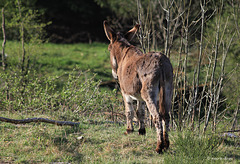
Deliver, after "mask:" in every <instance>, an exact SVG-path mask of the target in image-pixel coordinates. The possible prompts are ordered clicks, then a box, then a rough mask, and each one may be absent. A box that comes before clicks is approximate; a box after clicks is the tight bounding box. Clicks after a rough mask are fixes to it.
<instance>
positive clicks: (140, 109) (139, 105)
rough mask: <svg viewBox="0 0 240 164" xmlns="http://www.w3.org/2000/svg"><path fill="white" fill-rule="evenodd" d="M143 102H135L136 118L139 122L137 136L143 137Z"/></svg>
mask: <svg viewBox="0 0 240 164" xmlns="http://www.w3.org/2000/svg"><path fill="white" fill-rule="evenodd" d="M144 106H145V104H144V102H143V101H139V100H138V101H137V111H136V113H137V117H138V121H139V130H138V134H139V135H145V134H146V130H145V124H144V119H145V109H144Z"/></svg>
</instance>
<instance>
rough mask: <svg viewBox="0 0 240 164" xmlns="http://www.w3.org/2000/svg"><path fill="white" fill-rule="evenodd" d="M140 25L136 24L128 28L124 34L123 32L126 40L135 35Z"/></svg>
mask: <svg viewBox="0 0 240 164" xmlns="http://www.w3.org/2000/svg"><path fill="white" fill-rule="evenodd" d="M139 27H140V25H139V24H136V25H135V26H134V27H133V28H132V29H131V30H129V31H128V32H127V33H126V34H125V36H124V37H125V38H126V39H127V40H128V41H131V40H132V39H133V37H134V36H135V34H136V33H137V31H138V29H139Z"/></svg>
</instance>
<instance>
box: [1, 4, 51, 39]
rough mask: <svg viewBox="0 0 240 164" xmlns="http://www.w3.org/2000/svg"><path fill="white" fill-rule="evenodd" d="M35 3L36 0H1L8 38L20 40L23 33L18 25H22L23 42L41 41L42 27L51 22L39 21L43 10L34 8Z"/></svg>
mask: <svg viewBox="0 0 240 164" xmlns="http://www.w3.org/2000/svg"><path fill="white" fill-rule="evenodd" d="M35 3H36V1H21V0H10V1H2V2H1V3H0V6H2V7H4V8H5V17H6V18H5V20H6V33H7V38H8V39H11V40H20V39H21V36H22V35H23V34H22V32H21V30H20V26H21V25H23V28H24V38H25V42H29V43H32V44H33V43H41V42H42V41H43V38H45V30H44V28H45V27H46V26H47V25H49V24H50V23H51V22H47V23H43V22H41V21H40V18H41V17H42V16H43V14H44V12H43V10H37V9H35V8H34V7H33V6H34V5H35ZM1 19H2V17H1ZM1 33H2V31H1ZM0 37H2V35H1V36H0Z"/></svg>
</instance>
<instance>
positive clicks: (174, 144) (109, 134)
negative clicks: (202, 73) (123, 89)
mask: <svg viewBox="0 0 240 164" xmlns="http://www.w3.org/2000/svg"><path fill="white" fill-rule="evenodd" d="M1 115H2V116H5V117H10V118H22V117H25V118H26V115H27V114H23V115H22V116H21V113H17V112H15V113H10V112H1ZM29 117H31V115H29ZM36 117H49V115H44V114H36ZM51 117H54V114H53V115H52V116H51ZM53 119H54V118H53ZM79 122H80V126H79V127H66V126H55V125H51V124H45V123H30V124H25V125H13V124H9V123H3V122H1V123H0V133H1V136H0V144H1V147H0V162H1V163H3V162H10V163H51V162H65V163H238V162H240V156H239V154H240V148H239V145H237V144H236V143H237V142H236V140H235V141H234V139H231V138H223V137H221V136H219V135H211V136H197V135H194V134H193V133H191V132H188V131H184V132H177V131H172V132H170V141H171V145H170V150H169V151H168V152H165V153H164V154H160V155H159V154H157V153H155V151H154V149H155V146H156V132H155V130H154V129H149V128H147V134H146V136H139V135H138V133H137V131H135V132H134V133H133V134H130V135H128V136H126V135H124V134H123V132H124V131H125V126H122V125H118V124H112V123H108V122H106V120H104V119H103V118H99V121H98V123H91V122H90V121H89V120H88V119H87V118H82V119H81V120H80V121H79ZM136 129H137V127H136ZM237 141H238V142H239V139H238V140H237Z"/></svg>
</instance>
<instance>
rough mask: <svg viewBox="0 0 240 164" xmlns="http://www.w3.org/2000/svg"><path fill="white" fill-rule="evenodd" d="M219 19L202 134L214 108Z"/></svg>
mask: <svg viewBox="0 0 240 164" xmlns="http://www.w3.org/2000/svg"><path fill="white" fill-rule="evenodd" d="M218 15H219V18H218V19H217V20H216V21H217V22H216V26H217V31H216V42H215V47H216V48H215V56H214V63H213V69H212V75H211V81H210V102H209V107H208V111H207V117H206V120H205V125H204V129H203V133H205V132H206V130H207V126H208V122H209V119H210V118H209V117H210V113H211V112H212V108H213V107H214V105H213V100H214V96H215V95H214V94H213V93H214V92H213V85H214V79H215V77H214V75H215V70H216V66H217V58H218V46H219V43H218V40H219V30H220V18H221V16H220V13H218Z"/></svg>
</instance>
